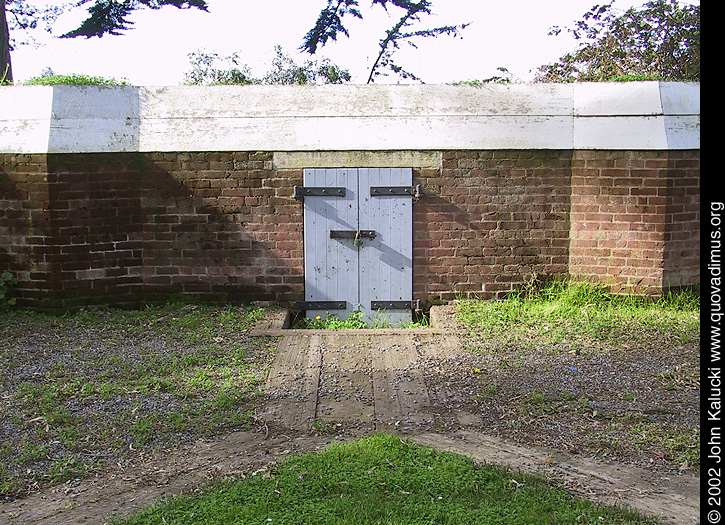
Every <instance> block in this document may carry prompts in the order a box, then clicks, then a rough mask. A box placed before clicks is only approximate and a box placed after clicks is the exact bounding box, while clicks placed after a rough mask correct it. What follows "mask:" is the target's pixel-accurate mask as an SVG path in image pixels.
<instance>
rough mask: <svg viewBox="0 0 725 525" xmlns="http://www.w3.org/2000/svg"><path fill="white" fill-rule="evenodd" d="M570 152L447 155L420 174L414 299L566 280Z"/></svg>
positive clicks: (494, 293) (496, 293)
mask: <svg viewBox="0 0 725 525" xmlns="http://www.w3.org/2000/svg"><path fill="white" fill-rule="evenodd" d="M571 155H572V153H571V151H544V150H541V151H493V152H492V151H481V152H478V151H450V152H444V154H443V165H442V170H440V171H438V170H422V171H420V172H418V173H417V178H418V179H419V181H420V183H421V184H422V186H423V193H424V196H423V197H422V198H421V199H420V201H419V202H418V203H416V204H415V205H414V207H413V209H414V213H415V216H414V222H413V224H414V226H413V229H414V232H415V234H414V237H415V242H414V244H413V250H414V251H413V254H414V267H413V275H414V294H415V296H416V297H417V298H420V299H426V300H431V299H434V300H435V299H440V300H444V301H448V300H451V299H454V298H455V297H456V296H457V295H462V296H469V295H472V294H473V295H479V296H483V297H487V298H490V297H501V296H502V295H505V294H506V293H508V292H510V291H511V290H513V289H514V288H515V287H516V286H520V285H521V284H522V283H524V282H526V281H527V280H528V279H530V278H531V277H533V276H538V277H546V276H549V277H551V276H558V277H566V276H567V271H568V270H567V265H568V247H569V206H570V204H569V200H570V192H571V184H570V164H571Z"/></svg>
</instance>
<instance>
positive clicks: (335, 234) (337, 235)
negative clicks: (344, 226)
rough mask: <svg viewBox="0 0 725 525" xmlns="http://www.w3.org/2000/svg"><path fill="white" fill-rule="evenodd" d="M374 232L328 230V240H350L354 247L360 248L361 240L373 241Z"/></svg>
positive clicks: (375, 234)
mask: <svg viewBox="0 0 725 525" xmlns="http://www.w3.org/2000/svg"><path fill="white" fill-rule="evenodd" d="M376 236H377V233H376V232H375V230H330V239H352V242H353V243H354V244H355V246H360V245H361V244H362V241H363V239H374V238H375V237H376Z"/></svg>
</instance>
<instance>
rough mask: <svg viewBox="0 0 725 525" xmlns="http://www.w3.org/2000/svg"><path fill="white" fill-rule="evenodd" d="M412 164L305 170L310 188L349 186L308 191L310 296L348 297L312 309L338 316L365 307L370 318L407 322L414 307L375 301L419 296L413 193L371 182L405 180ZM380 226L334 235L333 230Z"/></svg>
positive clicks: (409, 177)
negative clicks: (340, 305)
mask: <svg viewBox="0 0 725 525" xmlns="http://www.w3.org/2000/svg"><path fill="white" fill-rule="evenodd" d="M412 183H413V171H412V169H410V168H330V169H306V170H304V186H305V187H317V188H321V187H327V188H345V195H344V196H327V195H318V196H305V200H304V232H305V301H345V305H346V307H345V309H344V310H330V311H329V312H328V311H327V310H307V317H308V318H315V317H316V316H318V315H319V316H321V317H323V318H324V317H325V316H326V315H327V314H328V313H329V314H330V315H335V316H337V317H339V318H340V319H346V318H347V317H349V315H350V314H351V313H352V312H354V311H356V310H359V311H361V312H362V313H363V318H364V319H365V320H367V321H368V322H375V320H376V319H378V320H385V321H387V322H389V323H390V324H397V323H400V322H407V321H409V320H410V319H411V317H412V312H411V308H410V307H405V308H390V307H387V308H384V309H382V310H375V309H373V308H372V303H373V302H374V301H386V302H387V301H407V302H412V299H413V240H412V239H413V209H412V206H413V202H412V197H411V196H410V195H371V188H372V187H381V186H383V187H407V188H410V187H411V186H412ZM367 230H372V231H374V232H375V234H374V237H373V238H368V237H358V239H355V238H354V237H335V238H333V237H331V235H330V232H331V231H348V232H350V231H356V232H361V231H367Z"/></svg>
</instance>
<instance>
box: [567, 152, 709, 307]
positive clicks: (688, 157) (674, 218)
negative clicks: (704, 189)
mask: <svg viewBox="0 0 725 525" xmlns="http://www.w3.org/2000/svg"><path fill="white" fill-rule="evenodd" d="M699 194H700V193H699V151H698V152H666V151H662V152H658V151H649V152H642V151H638V152H627V151H577V152H575V153H574V158H573V159H572V196H571V248H570V262H569V272H570V273H571V275H572V276H573V277H575V278H588V279H591V280H593V281H596V282H603V283H606V284H609V285H612V287H613V288H614V289H615V290H623V291H627V292H633V291H634V292H638V293H654V294H659V293H662V292H663V291H666V289H667V287H669V286H673V287H679V286H687V285H694V284H699V242H700V233H699V232H700V228H699Z"/></svg>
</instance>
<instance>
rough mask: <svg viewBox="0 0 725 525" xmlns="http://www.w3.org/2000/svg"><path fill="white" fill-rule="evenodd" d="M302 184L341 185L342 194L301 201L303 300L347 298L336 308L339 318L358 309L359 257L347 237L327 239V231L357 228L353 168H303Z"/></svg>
mask: <svg viewBox="0 0 725 525" xmlns="http://www.w3.org/2000/svg"><path fill="white" fill-rule="evenodd" d="M304 185H305V187H307V186H312V187H325V188H330V187H343V188H345V189H346V192H345V196H344V197H325V196H316V197H307V198H305V204H304V231H305V300H307V301H346V303H347V308H346V309H345V310H335V311H332V312H331V313H334V314H336V315H337V316H338V317H340V318H341V319H345V318H347V317H348V316H349V315H350V314H351V313H352V312H354V311H355V310H356V309H357V303H358V301H359V299H358V268H359V258H358V253H357V251H358V250H357V246H355V244H354V242H353V241H351V240H348V239H330V230H357V225H358V191H357V173H356V170H348V169H313V170H305V172H304ZM317 315H320V316H322V317H325V315H326V312H325V311H319V310H308V311H307V316H308V317H309V318H314V317H315V316H317Z"/></svg>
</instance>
